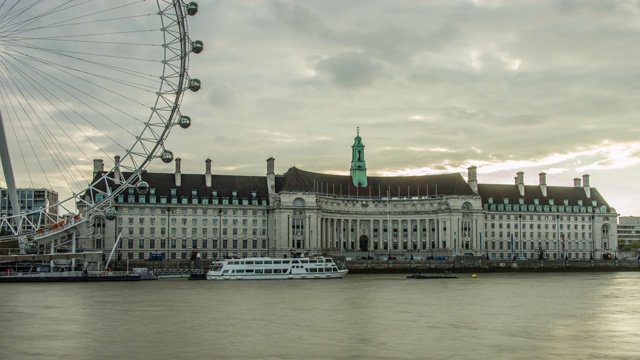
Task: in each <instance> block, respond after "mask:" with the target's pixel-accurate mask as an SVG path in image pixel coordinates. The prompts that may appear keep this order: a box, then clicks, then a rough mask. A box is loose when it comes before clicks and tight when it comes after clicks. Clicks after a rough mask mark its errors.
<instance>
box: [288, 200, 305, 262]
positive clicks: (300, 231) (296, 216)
mask: <svg viewBox="0 0 640 360" xmlns="http://www.w3.org/2000/svg"><path fill="white" fill-rule="evenodd" d="M293 206H294V208H295V209H294V210H293V216H292V218H291V235H292V238H291V248H293V249H304V248H305V247H306V246H308V245H307V244H305V240H306V239H305V212H304V206H305V201H304V199H302V198H295V199H294V200H293Z"/></svg>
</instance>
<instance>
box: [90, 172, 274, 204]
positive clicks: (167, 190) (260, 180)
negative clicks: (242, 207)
mask: <svg viewBox="0 0 640 360" xmlns="http://www.w3.org/2000/svg"><path fill="white" fill-rule="evenodd" d="M130 175H131V174H130V173H124V177H125V178H127V177H128V176H130ZM100 176H101V174H98V175H97V176H96V177H95V178H94V181H95V180H97V179H98V178H99V177H100ZM180 176H181V180H180V186H176V182H175V180H176V174H175V173H150V172H146V171H144V172H143V173H142V180H144V181H146V182H147V183H149V188H154V189H155V193H156V196H167V197H170V196H171V189H176V196H178V197H181V196H189V197H191V196H192V192H193V191H194V190H195V191H196V192H197V194H198V196H199V197H207V196H208V197H210V196H211V194H212V192H213V191H217V192H218V194H217V195H218V197H228V198H231V197H232V191H236V192H237V197H238V198H251V197H252V192H256V197H257V198H259V199H267V198H268V197H269V192H268V189H267V180H266V177H265V176H240V175H215V174H212V175H211V187H207V186H206V183H205V174H181V175H180ZM109 185H110V186H111V187H113V183H110V184H109ZM101 190H104V187H103V188H102V189H101ZM125 194H126V193H125Z"/></svg>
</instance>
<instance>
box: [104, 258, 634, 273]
mask: <svg viewBox="0 0 640 360" xmlns="http://www.w3.org/2000/svg"><path fill="white" fill-rule="evenodd" d="M333 258H334V260H335V261H336V262H337V263H338V264H339V265H340V266H345V267H346V268H347V269H349V271H350V273H354V274H356V273H371V274H374V273H413V272H418V271H419V272H433V273H439V272H445V271H449V272H458V273H485V272H588V271H591V272H603V271H640V260H638V259H634V260H618V259H611V260H568V259H561V260H538V259H528V260H518V261H512V260H487V259H486V258H485V257H483V256H456V257H450V258H447V259H446V260H411V259H405V258H402V259H396V260H387V259H386V258H385V259H381V258H373V259H370V260H366V257H365V258H352V257H346V256H333ZM210 264H211V261H209V260H203V261H201V262H200V263H199V264H198V263H197V262H196V261H189V260H169V261H166V260H165V261H144V260H129V261H116V262H113V263H112V266H111V267H112V268H113V270H126V269H127V268H128V269H132V268H134V267H146V268H149V269H151V270H154V271H155V272H156V273H159V274H180V273H202V272H206V270H207V269H208V268H209V266H210Z"/></svg>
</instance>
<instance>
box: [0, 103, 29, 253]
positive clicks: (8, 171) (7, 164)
mask: <svg viewBox="0 0 640 360" xmlns="http://www.w3.org/2000/svg"><path fill="white" fill-rule="evenodd" d="M0 161H2V171H3V173H4V180H5V181H6V182H7V192H8V193H9V200H11V209H12V211H13V215H14V219H19V217H16V216H15V215H20V214H21V210H20V202H19V201H18V191H17V190H16V181H15V179H14V177H13V167H12V166H11V157H10V156H9V146H8V145H7V136H6V134H5V131H4V122H3V120H2V113H1V112H0ZM14 225H15V232H17V233H16V235H19V233H20V228H21V224H14ZM18 240H19V241H18V242H19V246H20V254H24V253H25V250H24V239H21V238H20V237H18Z"/></svg>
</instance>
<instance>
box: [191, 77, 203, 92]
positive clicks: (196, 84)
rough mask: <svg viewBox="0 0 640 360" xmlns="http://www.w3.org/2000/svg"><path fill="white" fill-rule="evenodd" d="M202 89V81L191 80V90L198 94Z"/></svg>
mask: <svg viewBox="0 0 640 360" xmlns="http://www.w3.org/2000/svg"><path fill="white" fill-rule="evenodd" d="M201 87H202V82H201V81H200V79H191V80H189V90H191V91H193V92H196V91H198V90H200V88H201Z"/></svg>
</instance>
